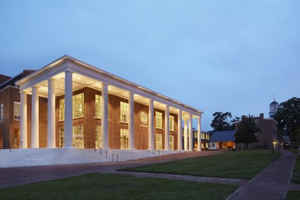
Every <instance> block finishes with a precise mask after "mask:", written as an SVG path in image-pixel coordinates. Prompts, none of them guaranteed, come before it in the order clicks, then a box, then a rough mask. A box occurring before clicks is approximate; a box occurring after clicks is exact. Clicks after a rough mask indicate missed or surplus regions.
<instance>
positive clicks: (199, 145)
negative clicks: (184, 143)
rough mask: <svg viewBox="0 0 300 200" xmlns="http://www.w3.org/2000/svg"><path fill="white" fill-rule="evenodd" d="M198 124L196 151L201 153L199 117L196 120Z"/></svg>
mask: <svg viewBox="0 0 300 200" xmlns="http://www.w3.org/2000/svg"><path fill="white" fill-rule="evenodd" d="M197 122H198V132H197V138H198V151H201V116H199V118H198V119H197Z"/></svg>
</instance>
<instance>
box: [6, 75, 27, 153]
mask: <svg viewBox="0 0 300 200" xmlns="http://www.w3.org/2000/svg"><path fill="white" fill-rule="evenodd" d="M32 72H33V71H32V70H24V71H23V72H22V73H20V74H18V75H17V76H15V77H12V78H11V77H8V76H5V75H0V148H19V147H20V95H19V89H18V87H17V86H16V85H15V82H16V81H18V80H20V79H22V78H23V77H25V76H27V75H29V74H31V73H32Z"/></svg>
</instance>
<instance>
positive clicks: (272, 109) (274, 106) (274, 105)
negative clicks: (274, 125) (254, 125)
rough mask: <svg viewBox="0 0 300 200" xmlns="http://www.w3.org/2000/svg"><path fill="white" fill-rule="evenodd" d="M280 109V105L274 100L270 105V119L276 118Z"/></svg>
mask: <svg viewBox="0 0 300 200" xmlns="http://www.w3.org/2000/svg"><path fill="white" fill-rule="evenodd" d="M278 107H279V103H278V102H277V101H275V100H274V101H272V102H271V103H270V112H269V116H270V118H272V119H273V118H274V115H275V114H276V112H277V110H278Z"/></svg>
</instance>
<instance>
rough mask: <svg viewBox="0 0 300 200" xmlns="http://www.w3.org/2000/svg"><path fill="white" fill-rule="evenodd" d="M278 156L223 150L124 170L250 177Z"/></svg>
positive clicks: (258, 151)
mask: <svg viewBox="0 0 300 200" xmlns="http://www.w3.org/2000/svg"><path fill="white" fill-rule="evenodd" d="M278 157H279V153H272V152H271V150H250V151H243V152H225V153H223V154H217V155H213V156H206V157H198V158H189V159H185V160H179V161H172V162H168V163H161V164H153V165H147V166H142V167H137V168H131V169H124V170H128V171H140V172H154V173H170V174H186V175H194V176H206V177H223V178H245V179H250V178H252V177H254V176H255V175H256V174H257V173H258V172H260V171H261V170H262V169H263V168H265V167H266V166H268V165H269V164H270V163H271V162H272V161H273V160H275V159H277V158H278Z"/></svg>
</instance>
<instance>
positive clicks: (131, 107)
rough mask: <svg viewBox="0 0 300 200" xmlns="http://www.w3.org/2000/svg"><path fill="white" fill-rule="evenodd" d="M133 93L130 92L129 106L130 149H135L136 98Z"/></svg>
mask: <svg viewBox="0 0 300 200" xmlns="http://www.w3.org/2000/svg"><path fill="white" fill-rule="evenodd" d="M133 95H134V94H133V92H131V91H129V98H128V105H129V122H128V133H129V141H128V142H129V149H131V150H133V149H135V148H134V96H133Z"/></svg>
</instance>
